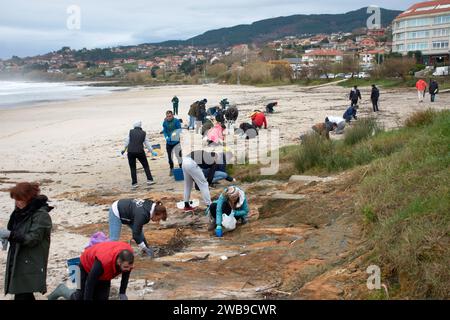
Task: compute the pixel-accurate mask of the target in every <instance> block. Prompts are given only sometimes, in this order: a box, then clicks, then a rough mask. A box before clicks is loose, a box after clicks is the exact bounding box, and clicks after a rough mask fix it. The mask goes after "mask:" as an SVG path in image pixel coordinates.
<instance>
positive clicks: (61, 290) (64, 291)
mask: <svg viewBox="0 0 450 320" xmlns="http://www.w3.org/2000/svg"><path fill="white" fill-rule="evenodd" d="M75 291H76V290H75V289H69V288H67V286H66V285H65V284H64V283H61V284H60V285H59V286H57V287H56V289H55V290H54V291H53V292H52V293H50V294H49V295H48V300H58V298H60V297H63V298H64V299H66V300H70V297H71V296H72V294H74V293H75Z"/></svg>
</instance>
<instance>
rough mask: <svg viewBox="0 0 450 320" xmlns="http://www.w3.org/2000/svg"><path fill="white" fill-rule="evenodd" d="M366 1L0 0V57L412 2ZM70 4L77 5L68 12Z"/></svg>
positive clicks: (396, 6)
mask: <svg viewBox="0 0 450 320" xmlns="http://www.w3.org/2000/svg"><path fill="white" fill-rule="evenodd" d="M370 1H371V2H365V1H361V0H359V1H358V0H347V1H346V0H341V1H335V0H321V1H320V2H315V1H311V0H224V1H222V3H218V1H217V0H202V1H197V0H190V1H186V0H164V1H162V0H159V1H154V0H127V1H123V0H95V1H93V0H0V59H6V58H10V57H11V56H12V55H17V56H20V57H25V56H33V55H37V54H43V53H47V52H50V51H54V50H58V49H60V48H61V47H63V46H69V47H71V48H73V49H82V48H97V47H99V48H103V47H112V46H117V45H132V44H140V43H149V42H150V43H151V42H160V41H165V40H185V39H188V38H190V37H193V36H196V35H199V34H202V33H204V32H206V31H208V30H212V29H218V28H223V27H231V26H234V25H238V24H250V23H252V22H255V21H258V20H262V19H268V18H274V17H279V16H289V15H294V14H314V13H315V14H321V13H345V12H348V11H352V10H357V9H360V8H362V7H367V6H369V5H378V6H380V7H383V8H387V9H397V10H406V9H407V8H408V7H409V6H411V5H412V4H413V3H414V2H415V1H405V0H395V1H392V0H379V1H377V0H370ZM73 5H75V6H76V8H77V9H76V10H75V11H73V10H72V11H71V10H68V9H70V7H71V6H73ZM78 10H79V11H78ZM78 12H79V14H78ZM78 17H79V19H77V18H78Z"/></svg>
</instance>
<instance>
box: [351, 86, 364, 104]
mask: <svg viewBox="0 0 450 320" xmlns="http://www.w3.org/2000/svg"><path fill="white" fill-rule="evenodd" d="M360 99H362V98H361V92H360V91H359V89H358V86H354V87H353V89H352V90H351V91H350V95H349V100H350V101H351V102H352V104H351V106H352V107H353V106H356V105H358V100H360Z"/></svg>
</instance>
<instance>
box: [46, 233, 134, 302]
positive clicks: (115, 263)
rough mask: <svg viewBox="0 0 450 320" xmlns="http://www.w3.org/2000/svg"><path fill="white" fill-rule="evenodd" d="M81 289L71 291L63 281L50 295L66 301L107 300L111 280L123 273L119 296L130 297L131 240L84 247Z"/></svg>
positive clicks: (120, 297) (81, 266)
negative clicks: (129, 242) (128, 287)
mask: <svg viewBox="0 0 450 320" xmlns="http://www.w3.org/2000/svg"><path fill="white" fill-rule="evenodd" d="M80 260H81V262H80V287H81V288H80V289H79V290H71V289H69V288H67V287H66V286H65V285H64V284H60V285H59V286H58V287H57V288H56V290H55V291H53V292H52V293H51V294H50V295H49V296H48V299H49V300H56V299H58V298H59V297H64V298H66V299H67V300H97V301H100V300H108V299H109V292H110V289H111V280H112V279H114V278H116V277H117V276H119V275H122V281H121V283H120V290H119V299H120V300H128V297H127V295H126V290H127V286H128V279H129V277H130V273H131V270H132V269H133V263H134V253H133V249H131V246H130V245H129V244H128V243H125V242H118V241H109V242H102V243H99V244H96V245H94V246H92V247H89V248H87V249H85V250H84V252H83V253H82V254H81V258H80Z"/></svg>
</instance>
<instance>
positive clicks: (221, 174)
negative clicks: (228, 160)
mask: <svg viewBox="0 0 450 320" xmlns="http://www.w3.org/2000/svg"><path fill="white" fill-rule="evenodd" d="M202 171H203V174H204V175H205V177H206V178H207V177H208V169H203V170H202ZM226 178H228V173H226V172H223V171H216V172H214V178H213V180H212V183H216V182H218V181H220V180H225V179H226Z"/></svg>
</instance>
